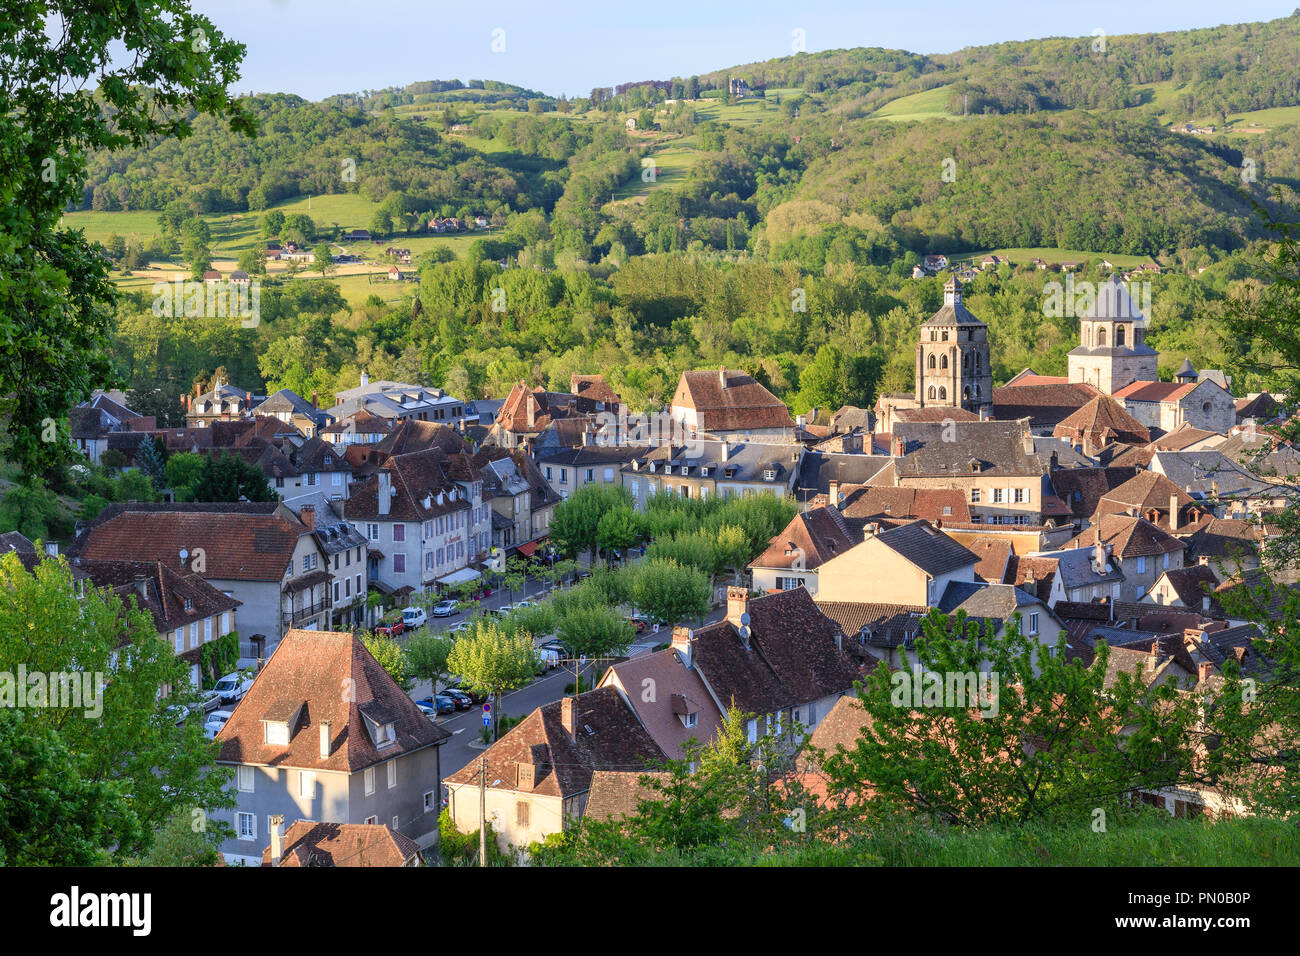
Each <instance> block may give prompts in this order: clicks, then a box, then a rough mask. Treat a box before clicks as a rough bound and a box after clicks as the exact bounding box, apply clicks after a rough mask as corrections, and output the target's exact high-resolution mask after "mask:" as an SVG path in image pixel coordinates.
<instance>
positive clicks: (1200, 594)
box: [1151, 564, 1219, 610]
mask: <svg viewBox="0 0 1300 956" xmlns="http://www.w3.org/2000/svg"><path fill="white" fill-rule="evenodd" d="M1162 577H1163V578H1164V579H1165V580H1167V581H1168V582H1169V586H1170V587H1172V588H1173V589H1174V593H1175V594H1176V595H1178V600H1179V601H1181V602H1182V603H1183V605H1184V606H1185V607H1189V608H1193V609H1197V610H1199V609H1200V608H1201V607H1202V606H1203V602H1202V599H1203V598H1205V597H1206V596H1207V595H1209V594H1211V593H1213V591H1214V589H1215V588H1217V587H1218V586H1219V576H1218V575H1217V574H1215V573H1214V569H1213V568H1211V567H1210V566H1209V565H1208V564H1193V565H1190V566H1189V567H1185V568H1170V569H1169V570H1168V571H1166V572H1164V574H1163V575H1162ZM1151 590H1152V591H1154V590H1155V588H1152V589H1151Z"/></svg>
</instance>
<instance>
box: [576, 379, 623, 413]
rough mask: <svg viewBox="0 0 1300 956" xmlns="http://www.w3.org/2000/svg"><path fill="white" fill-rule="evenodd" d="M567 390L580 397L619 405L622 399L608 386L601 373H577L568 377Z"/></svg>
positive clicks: (607, 404) (608, 404)
mask: <svg viewBox="0 0 1300 956" xmlns="http://www.w3.org/2000/svg"><path fill="white" fill-rule="evenodd" d="M569 391H570V392H572V393H573V394H574V395H577V396H579V397H581V398H587V399H590V400H591V401H593V402H604V403H605V405H606V406H607V407H608V406H610V405H621V404H622V403H623V399H622V398H620V397H619V394H618V392H616V391H614V389H612V388H610V386H609V383H608V382H606V381H605V376H603V375H577V374H574V375H572V376H570V377H569Z"/></svg>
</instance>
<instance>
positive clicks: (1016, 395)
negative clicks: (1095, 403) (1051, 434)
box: [993, 381, 1098, 428]
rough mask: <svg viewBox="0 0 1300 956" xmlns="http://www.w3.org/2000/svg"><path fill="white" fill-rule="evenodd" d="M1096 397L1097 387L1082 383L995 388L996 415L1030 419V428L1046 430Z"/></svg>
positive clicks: (994, 408) (994, 404)
mask: <svg viewBox="0 0 1300 956" xmlns="http://www.w3.org/2000/svg"><path fill="white" fill-rule="evenodd" d="M1097 394H1098V393H1097V390H1096V389H1095V388H1093V387H1092V386H1091V385H1085V384H1083V383H1082V382H1075V383H1073V384H1069V383H1066V382H1064V381H1062V382H1059V383H1050V384H1028V383H1026V382H1017V383H1016V384H1014V385H1004V386H1002V387H1001V388H995V389H993V416H994V417H995V418H1001V419H1004V420H1009V421H1014V420H1016V419H1018V418H1028V419H1029V425H1030V427H1031V428H1046V427H1049V426H1055V425H1057V424H1059V423H1060V422H1061V421H1062V420H1064V419H1065V418H1068V417H1069V416H1070V415H1072V414H1073V413H1074V412H1077V411H1078V410H1079V409H1080V408H1082V407H1083V406H1084V405H1086V404H1088V402H1090V401H1092V399H1093V398H1095V397H1096V396H1097Z"/></svg>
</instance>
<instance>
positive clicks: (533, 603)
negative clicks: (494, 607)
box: [515, 601, 537, 611]
mask: <svg viewBox="0 0 1300 956" xmlns="http://www.w3.org/2000/svg"><path fill="white" fill-rule="evenodd" d="M526 607H537V602H536V601H519V602H517V603H516V604H515V610H516V611H520V610H523V609H524V608H526Z"/></svg>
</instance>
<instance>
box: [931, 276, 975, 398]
mask: <svg viewBox="0 0 1300 956" xmlns="http://www.w3.org/2000/svg"><path fill="white" fill-rule="evenodd" d="M988 333H989V327H988V326H987V325H985V324H984V323H983V322H981V321H980V320H979V319H977V318H975V316H973V315H971V313H970V312H969V311H967V309H966V306H964V305H962V301H961V280H960V279H958V278H957V277H956V276H953V277H952V278H951V279H949V280H948V284H947V285H945V286H944V287H943V308H942V309H940V310H939V311H938V312H936V313H935V314H934V315H933V316H931V317H930V318H929V319H927V320H926V321H925V322H922V323H921V341H920V344H918V345H917V347H916V404H917V407H918V408H935V407H947V408H964V409H966V410H967V411H969V412H974V413H975V414H977V415H978V414H981V413H982V412H986V411H987V412H989V413H991V412H992V411H993V368H992V366H991V365H990V364H989V334H988Z"/></svg>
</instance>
